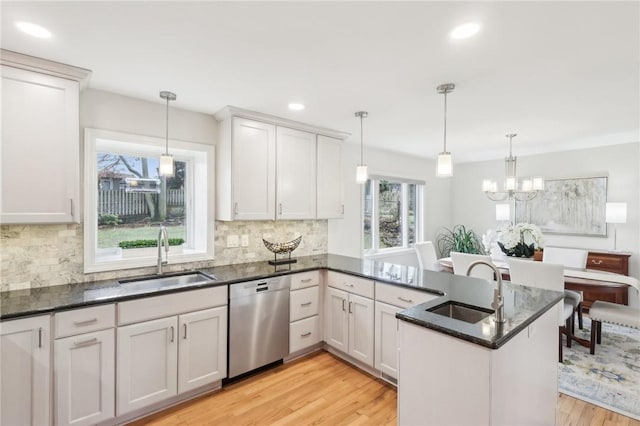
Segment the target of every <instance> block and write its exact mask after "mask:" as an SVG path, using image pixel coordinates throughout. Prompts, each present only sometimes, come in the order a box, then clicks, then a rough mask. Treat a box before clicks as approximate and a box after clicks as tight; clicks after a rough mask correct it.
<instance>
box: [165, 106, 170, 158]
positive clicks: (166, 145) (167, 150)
mask: <svg viewBox="0 0 640 426" xmlns="http://www.w3.org/2000/svg"><path fill="white" fill-rule="evenodd" d="M166 123H167V127H166V129H165V130H166V132H165V135H166V141H165V154H166V155H169V97H167V122H166Z"/></svg>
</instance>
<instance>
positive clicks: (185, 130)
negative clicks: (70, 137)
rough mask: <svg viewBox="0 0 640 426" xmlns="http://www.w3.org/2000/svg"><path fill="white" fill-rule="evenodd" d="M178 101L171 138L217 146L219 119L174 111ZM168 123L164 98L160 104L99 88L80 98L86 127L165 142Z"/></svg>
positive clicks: (171, 109) (172, 114)
mask: <svg viewBox="0 0 640 426" xmlns="http://www.w3.org/2000/svg"><path fill="white" fill-rule="evenodd" d="M179 100H180V94H179V93H178V101H179ZM176 102H177V101H174V102H172V103H170V104H169V139H177V140H182V141H187V142H199V143H206V144H211V145H213V144H215V142H216V135H217V134H218V123H217V122H216V120H215V118H214V117H213V116H212V115H208V114H202V113H198V112H193V111H187V110H183V109H179V108H174V107H173V105H176ZM165 120H166V104H165V101H164V99H160V96H158V102H149V101H145V100H142V99H136V98H130V97H127V96H123V95H118V94H116V93H111V92H104V91H101V90H95V89H87V90H84V91H83V92H82V94H81V96H80V127H82V128H85V127H91V128H95V129H107V130H113V131H118V132H123V133H132V134H136V135H145V136H155V137H159V138H163V139H164V137H165V133H166V130H165V126H166V124H165ZM169 148H171V147H169ZM81 158H82V157H81Z"/></svg>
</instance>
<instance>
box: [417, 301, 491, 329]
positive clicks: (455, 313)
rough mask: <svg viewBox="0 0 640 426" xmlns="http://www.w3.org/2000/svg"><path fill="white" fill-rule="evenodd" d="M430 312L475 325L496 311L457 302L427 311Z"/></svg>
mask: <svg viewBox="0 0 640 426" xmlns="http://www.w3.org/2000/svg"><path fill="white" fill-rule="evenodd" d="M427 311H428V312H433V313H434V314H438V315H442V316H445V317H449V318H453V319H457V320H460V321H464V322H468V323H471V324H475V323H476V322H479V321H482V320H483V319H485V318H486V317H488V316H489V315H491V314H493V312H494V311H492V310H491V309H485V308H480V307H478V306H471V305H467V304H464V303H459V302H455V301H452V300H450V301H448V302H445V303H443V304H441V305H438V306H436V307H433V308H430V309H427Z"/></svg>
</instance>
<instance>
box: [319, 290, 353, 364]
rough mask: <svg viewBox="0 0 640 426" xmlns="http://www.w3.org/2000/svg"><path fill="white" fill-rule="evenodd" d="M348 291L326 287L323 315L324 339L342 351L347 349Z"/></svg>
mask: <svg viewBox="0 0 640 426" xmlns="http://www.w3.org/2000/svg"><path fill="white" fill-rule="evenodd" d="M347 296H348V293H347V292H344V291H342V290H337V289H335V288H331V287H327V293H326V299H325V307H326V311H325V312H326V315H325V316H324V321H325V323H324V340H325V342H327V344H328V345H330V346H333V347H334V348H336V349H340V350H341V351H343V352H348V351H349V321H348V313H347V301H348V300H347Z"/></svg>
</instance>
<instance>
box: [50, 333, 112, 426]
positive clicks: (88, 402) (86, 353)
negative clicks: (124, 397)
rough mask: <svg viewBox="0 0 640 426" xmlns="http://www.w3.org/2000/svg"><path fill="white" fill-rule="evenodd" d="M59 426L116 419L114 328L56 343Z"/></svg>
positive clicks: (68, 338) (57, 413)
mask: <svg viewBox="0 0 640 426" xmlns="http://www.w3.org/2000/svg"><path fill="white" fill-rule="evenodd" d="M54 349H55V353H54V360H55V389H56V393H55V395H56V424H58V425H92V424H95V423H97V422H100V421H103V420H106V419H110V418H112V417H113V416H114V415H115V388H114V386H115V383H114V381H115V331H114V329H113V328H111V329H108V330H103V331H95V332H93V333H86V334H80V335H77V336H72V337H66V338H64V339H58V340H56V341H55V342H54Z"/></svg>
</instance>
